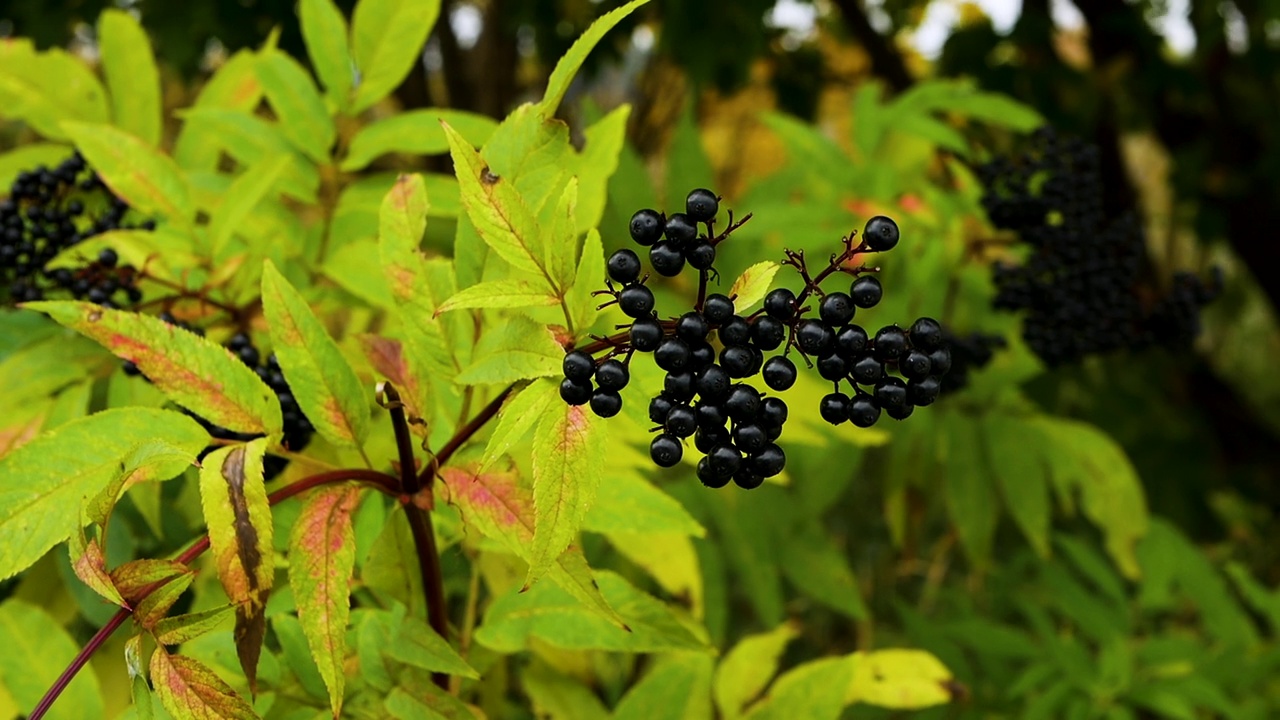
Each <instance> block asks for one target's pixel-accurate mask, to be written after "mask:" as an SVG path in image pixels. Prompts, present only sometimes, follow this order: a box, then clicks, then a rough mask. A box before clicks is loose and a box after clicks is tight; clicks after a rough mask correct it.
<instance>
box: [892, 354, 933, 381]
mask: <svg viewBox="0 0 1280 720" xmlns="http://www.w3.org/2000/svg"><path fill="white" fill-rule="evenodd" d="M898 370H899V371H900V372H901V373H902V375H903V377H905V378H907V379H908V380H919V379H921V378H924V377H928V375H929V373H930V372H932V371H933V363H932V362H930V361H929V356H928V355H925V354H924V353H922V352H920V351H919V350H912V351H911V352H909V353H907V355H906V357H904V358H902V359H901V360H899V361H898Z"/></svg>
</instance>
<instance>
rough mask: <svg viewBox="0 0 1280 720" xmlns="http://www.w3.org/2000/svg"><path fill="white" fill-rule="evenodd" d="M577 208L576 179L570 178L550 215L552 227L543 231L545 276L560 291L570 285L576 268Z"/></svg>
mask: <svg viewBox="0 0 1280 720" xmlns="http://www.w3.org/2000/svg"><path fill="white" fill-rule="evenodd" d="M577 204H578V179H577V178H576V177H571V178H569V182H568V183H566V184H565V186H564V191H563V192H562V193H560V200H559V201H558V202H557V203H556V206H555V209H554V210H552V212H551V223H550V226H549V227H548V228H547V231H546V232H547V233H548V241H547V243H546V248H547V258H546V268H547V273H548V274H549V275H550V276H551V280H552V282H553V283H554V284H555V286H556V287H558V288H562V289H563V290H567V289H568V288H569V287H571V286H572V285H573V281H574V276H575V274H576V271H577V268H578V228H577V221H576V219H575V218H576V215H577V210H576V208H577Z"/></svg>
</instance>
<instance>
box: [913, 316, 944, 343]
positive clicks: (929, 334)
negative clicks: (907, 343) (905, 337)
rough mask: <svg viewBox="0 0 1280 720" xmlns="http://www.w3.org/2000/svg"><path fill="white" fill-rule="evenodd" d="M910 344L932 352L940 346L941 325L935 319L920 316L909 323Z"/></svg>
mask: <svg viewBox="0 0 1280 720" xmlns="http://www.w3.org/2000/svg"><path fill="white" fill-rule="evenodd" d="M910 333H911V346H912V347H914V348H915V349H917V350H923V351H924V352H933V351H934V350H937V349H938V348H940V347H942V340H943V336H942V326H941V325H939V324H938V321H937V320H934V319H933V318H928V317H922V318H920V319H919V320H916V321H915V322H913V323H911V330H910Z"/></svg>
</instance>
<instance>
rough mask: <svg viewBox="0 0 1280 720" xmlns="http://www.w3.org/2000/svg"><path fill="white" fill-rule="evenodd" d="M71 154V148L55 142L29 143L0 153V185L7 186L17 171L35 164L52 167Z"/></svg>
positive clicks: (16, 174)
mask: <svg viewBox="0 0 1280 720" xmlns="http://www.w3.org/2000/svg"><path fill="white" fill-rule="evenodd" d="M70 155H71V148H70V147H69V146H67V145H59V144H56V143H30V144H28V145H20V146H18V147H16V148H14V149H12V150H10V151H8V152H6V153H4V154H0V186H3V187H9V186H10V185H12V184H13V181H14V180H16V179H17V177H18V173H21V172H26V171H28V170H30V169H31V168H33V167H36V166H37V165H46V166H49V167H53V166H54V165H57V164H58V163H60V162H62V161H63V160H66V159H67V158H68V157H69V156H70Z"/></svg>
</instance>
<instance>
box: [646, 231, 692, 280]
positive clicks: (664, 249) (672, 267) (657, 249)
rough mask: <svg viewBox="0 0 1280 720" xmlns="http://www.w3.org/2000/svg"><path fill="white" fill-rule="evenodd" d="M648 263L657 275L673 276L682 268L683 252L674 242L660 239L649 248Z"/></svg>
mask: <svg viewBox="0 0 1280 720" xmlns="http://www.w3.org/2000/svg"><path fill="white" fill-rule="evenodd" d="M649 264H650V265H652V266H653V271H654V272H656V273H658V274H659V275H663V276H666V277H675V276H676V275H679V274H680V271H681V270H684V253H682V252H680V248H678V247H676V245H675V244H674V243H671V242H669V241H666V240H662V241H659V242H656V243H654V244H653V247H651V248H649Z"/></svg>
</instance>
